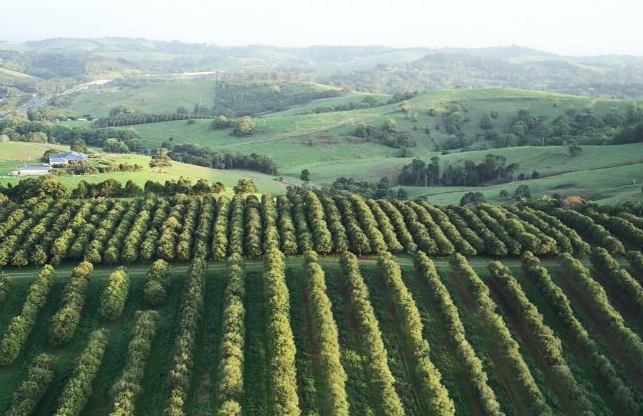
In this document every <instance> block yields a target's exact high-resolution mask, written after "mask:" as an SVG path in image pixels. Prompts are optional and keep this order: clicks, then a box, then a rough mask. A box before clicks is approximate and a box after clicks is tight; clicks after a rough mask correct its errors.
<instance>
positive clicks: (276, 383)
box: [263, 247, 300, 416]
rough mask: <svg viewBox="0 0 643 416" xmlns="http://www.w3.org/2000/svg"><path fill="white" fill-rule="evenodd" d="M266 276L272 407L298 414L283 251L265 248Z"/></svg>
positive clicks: (277, 411) (283, 411)
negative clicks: (266, 249)
mask: <svg viewBox="0 0 643 416" xmlns="http://www.w3.org/2000/svg"><path fill="white" fill-rule="evenodd" d="M263 278H264V282H265V283H264V291H265V298H266V309H267V327H268V328H267V329H268V330H267V335H268V343H267V344H268V359H269V362H270V365H269V368H270V370H269V372H270V378H269V380H270V390H271V398H272V399H271V402H272V410H273V412H274V414H279V415H293V416H294V415H299V413H300V410H299V397H298V395H297V370H296V368H295V354H296V347H295V341H294V339H293V333H292V328H291V326H290V295H289V293H288V287H287V286H286V273H285V269H284V258H283V254H282V253H281V251H279V249H278V248H276V247H271V248H269V249H268V251H266V254H265V257H264V272H263Z"/></svg>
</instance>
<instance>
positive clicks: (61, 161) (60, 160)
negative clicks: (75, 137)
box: [49, 151, 87, 165]
mask: <svg viewBox="0 0 643 416" xmlns="http://www.w3.org/2000/svg"><path fill="white" fill-rule="evenodd" d="M86 160H87V155H86V154H85V153H80V152H73V151H72V152H63V153H55V154H53V155H51V156H49V164H51V165H67V164H69V163H78V162H84V161H86Z"/></svg>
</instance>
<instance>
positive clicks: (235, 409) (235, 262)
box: [217, 253, 246, 416]
mask: <svg viewBox="0 0 643 416" xmlns="http://www.w3.org/2000/svg"><path fill="white" fill-rule="evenodd" d="M244 296H245V286H244V281H243V258H242V257H241V255H239V254H237V253H233V254H232V255H231V256H230V258H229V259H228V284H227V286H226V288H225V292H224V294H223V297H224V305H225V306H224V309H223V330H222V331H223V337H222V338H221V361H220V362H219V385H218V396H219V402H220V403H221V405H220V407H219V411H218V413H217V414H218V415H219V416H238V415H241V403H242V402H243V362H244V355H243V354H244V342H245V325H244V317H245V315H246V310H245V307H244V305H243V299H244Z"/></svg>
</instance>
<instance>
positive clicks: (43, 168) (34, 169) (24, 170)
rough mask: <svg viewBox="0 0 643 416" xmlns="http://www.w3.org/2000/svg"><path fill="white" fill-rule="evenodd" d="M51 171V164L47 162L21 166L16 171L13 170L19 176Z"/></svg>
mask: <svg viewBox="0 0 643 416" xmlns="http://www.w3.org/2000/svg"><path fill="white" fill-rule="evenodd" d="M50 171H51V166H50V165H47V164H43V165H31V166H30V165H27V166H23V167H21V168H20V170H18V171H17V172H16V171H14V174H15V173H17V174H18V175H19V176H42V175H48V174H49V172H50Z"/></svg>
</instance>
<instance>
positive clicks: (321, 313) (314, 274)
mask: <svg viewBox="0 0 643 416" xmlns="http://www.w3.org/2000/svg"><path fill="white" fill-rule="evenodd" d="M317 260H318V259H317V253H315V252H314V251H307V252H306V253H305V254H304V268H305V273H306V278H307V290H308V294H309V300H310V310H311V312H312V313H311V315H312V325H313V336H314V338H315V344H316V345H317V348H318V353H317V354H316V357H317V360H319V364H320V365H319V368H321V372H322V377H323V379H322V383H323V385H324V390H325V391H326V400H327V402H326V403H325V405H324V408H326V409H333V414H336V415H338V416H348V415H349V414H350V412H349V405H348V397H347V395H346V389H345V384H346V379H347V377H346V372H345V371H344V367H343V366H342V363H341V360H340V347H339V339H338V337H339V335H338V332H337V325H336V323H335V319H334V318H333V312H332V310H331V306H332V304H331V302H330V299H329V298H328V295H327V294H326V282H325V275H324V270H323V269H322V268H321V266H320V265H319V263H317Z"/></svg>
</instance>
